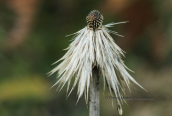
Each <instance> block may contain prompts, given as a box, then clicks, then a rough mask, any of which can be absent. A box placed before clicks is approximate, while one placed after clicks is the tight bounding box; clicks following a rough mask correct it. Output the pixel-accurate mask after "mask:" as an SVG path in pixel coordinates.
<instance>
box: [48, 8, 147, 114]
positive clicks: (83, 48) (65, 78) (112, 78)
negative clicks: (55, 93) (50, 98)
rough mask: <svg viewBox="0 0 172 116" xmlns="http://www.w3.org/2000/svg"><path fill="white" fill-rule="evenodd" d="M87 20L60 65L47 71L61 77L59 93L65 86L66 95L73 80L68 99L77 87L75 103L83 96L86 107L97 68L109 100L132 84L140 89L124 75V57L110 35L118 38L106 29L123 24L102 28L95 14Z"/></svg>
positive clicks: (91, 13)
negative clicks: (108, 92) (91, 82)
mask: <svg viewBox="0 0 172 116" xmlns="http://www.w3.org/2000/svg"><path fill="white" fill-rule="evenodd" d="M86 20H87V23H88V25H87V26H86V27H85V28H83V29H81V30H80V31H78V32H76V33H74V34H76V36H75V38H74V41H73V42H72V43H71V44H70V45H69V47H68V48H67V49H68V51H67V53H66V54H65V55H64V56H63V57H62V58H61V59H60V60H58V61H57V62H59V61H62V60H63V61H62V62H61V63H60V64H59V65H58V66H57V67H55V68H54V69H53V70H52V71H50V73H49V74H50V75H51V74H53V73H55V72H57V71H58V77H60V78H59V80H58V81H57V82H56V83H55V84H54V85H53V86H55V85H57V84H59V87H61V88H60V90H61V89H62V88H63V86H64V85H65V83H67V82H68V85H67V93H68V90H69V86H70V82H71V79H72V78H73V77H75V81H74V84H73V86H72V89H71V90H70V92H69V94H68V95H70V93H71V92H72V90H73V89H74V87H75V86H76V85H77V83H78V92H77V94H78V100H79V98H81V96H82V95H83V93H84V92H85V98H86V103H87V102H88V94H89V86H90V79H91V78H92V69H93V67H95V66H97V67H99V70H100V72H101V73H102V75H103V80H104V89H105V83H106V84H107V86H108V89H109V91H110V94H111V95H112V96H113V94H114V95H115V96H116V97H118V98H121V97H122V94H121V91H123V92H124V91H125V90H124V87H125V86H127V87H128V88H129V89H130V87H129V85H130V84H131V83H130V82H131V81H132V82H134V83H135V84H137V85H138V86H140V87H141V88H143V87H142V86H141V85H139V84H138V83H137V82H136V81H135V80H134V79H133V78H132V77H131V76H130V74H129V73H128V72H127V71H126V68H127V67H126V66H125V65H124V63H123V61H122V59H121V56H124V54H123V51H122V50H121V48H119V47H118V46H117V45H116V44H115V42H114V40H113V38H112V37H111V36H110V35H109V33H113V34H116V35H118V36H121V35H119V34H118V33H117V32H115V31H111V30H109V29H107V27H113V25H116V24H120V23H126V22H118V23H110V24H107V25H102V22H103V16H102V15H101V14H100V12H99V11H97V10H93V11H91V12H90V14H89V15H88V16H87V17H86ZM57 62H55V63H57ZM55 63H54V64H55ZM127 69H128V68H127ZM59 87H58V88H59ZM143 89H144V88H143ZM121 102H122V100H117V109H118V111H119V114H120V115H122V107H121Z"/></svg>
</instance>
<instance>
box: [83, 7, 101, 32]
mask: <svg viewBox="0 0 172 116" xmlns="http://www.w3.org/2000/svg"><path fill="white" fill-rule="evenodd" d="M86 20H87V23H88V25H87V27H88V29H92V30H94V31H95V30H97V29H101V27H102V22H103V16H102V15H101V14H100V12H99V11H97V10H93V11H91V12H90V13H89V14H88V16H87V17H86Z"/></svg>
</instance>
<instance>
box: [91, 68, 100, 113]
mask: <svg viewBox="0 0 172 116" xmlns="http://www.w3.org/2000/svg"><path fill="white" fill-rule="evenodd" d="M89 104H90V107H89V116H99V69H98V68H97V67H94V68H93V69H92V79H91V82H90V100H89Z"/></svg>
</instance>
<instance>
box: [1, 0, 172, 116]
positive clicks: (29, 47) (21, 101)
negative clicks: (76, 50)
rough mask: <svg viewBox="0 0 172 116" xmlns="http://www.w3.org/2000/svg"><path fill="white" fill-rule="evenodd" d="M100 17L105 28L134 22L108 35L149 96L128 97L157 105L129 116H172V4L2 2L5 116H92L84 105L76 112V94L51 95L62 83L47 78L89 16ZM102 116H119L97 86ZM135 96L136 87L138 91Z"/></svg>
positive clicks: (132, 107)
mask: <svg viewBox="0 0 172 116" xmlns="http://www.w3.org/2000/svg"><path fill="white" fill-rule="evenodd" d="M91 10H99V11H100V12H101V13H102V14H103V16H104V22H103V24H107V23H110V22H120V21H129V23H127V24H122V25H117V26H115V27H113V28H111V30H114V31H117V32H119V33H120V34H122V35H124V36H125V37H124V38H121V37H117V36H116V35H112V37H113V38H114V40H115V42H116V43H117V44H118V45H119V46H120V47H121V48H122V49H124V50H125V51H126V52H127V54H126V58H123V60H124V61H125V63H126V64H127V66H128V67H129V68H130V69H132V70H133V71H134V72H136V73H131V74H132V76H133V77H134V78H135V79H136V80H137V81H138V82H139V83H140V84H141V85H143V87H145V89H147V90H148V92H145V91H144V90H141V89H140V88H138V89H134V88H132V89H131V90H132V91H131V93H129V92H128V94H126V96H128V97H134V96H140V97H153V98H154V100H153V101H127V103H128V104H129V106H127V105H126V104H125V103H124V104H123V107H124V116H138V115H140V116H162V115H172V111H171V110H170V109H171V108H172V104H170V103H171V102H172V101H171V97H172V93H171V92H170V91H171V88H172V78H171V77H172V76H171V75H172V73H171V72H172V60H171V59H172V47H171V46H172V31H171V30H172V21H171V20H172V15H171V13H172V12H171V11H172V2H171V1H170V0H165V1H162V0H156V1H155V0H94V1H91V0H50V1H48V0H47V1H42V0H1V1H0V116H68V115H70V116H88V108H87V106H86V105H85V102H84V98H82V99H81V100H80V101H79V103H78V104H77V105H76V106H75V104H76V100H77V97H76V89H75V91H73V93H72V94H71V95H70V97H69V98H68V99H67V100H66V89H62V91H61V92H59V93H58V92H55V90H56V87H54V88H52V89H50V88H51V86H52V85H53V83H55V82H56V81H57V78H56V77H57V75H55V74H54V75H53V76H51V77H48V76H47V75H46V73H47V72H49V71H50V70H51V69H52V68H53V67H54V66H51V64H52V63H53V62H55V61H56V60H58V59H59V58H61V57H62V56H63V55H64V54H65V51H64V50H63V49H65V48H67V47H68V45H69V44H70V42H71V41H70V40H71V38H72V37H65V36H66V35H68V34H71V33H74V32H76V31H78V30H80V29H82V28H83V27H84V26H86V20H85V19H86V16H87V14H88V13H89V12H90V11H91ZM100 81H101V83H100V88H101V89H100V91H101V92H100V110H101V111H100V114H101V116H104V115H106V116H109V115H110V116H111V115H113V116H114V115H117V111H116V108H113V107H112V105H111V101H112V100H105V96H109V94H108V92H105V94H104V95H103V83H102V79H100ZM136 88H137V87H136Z"/></svg>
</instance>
